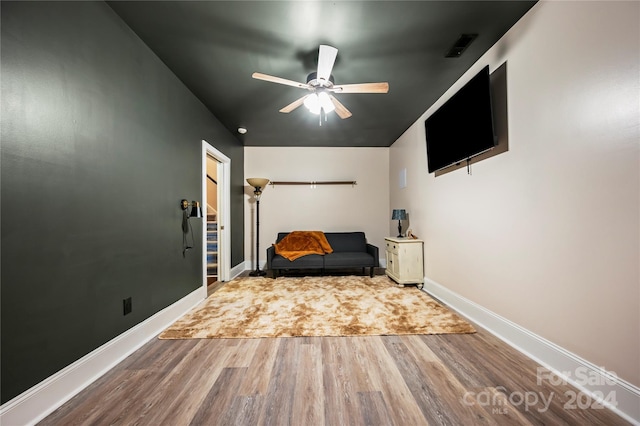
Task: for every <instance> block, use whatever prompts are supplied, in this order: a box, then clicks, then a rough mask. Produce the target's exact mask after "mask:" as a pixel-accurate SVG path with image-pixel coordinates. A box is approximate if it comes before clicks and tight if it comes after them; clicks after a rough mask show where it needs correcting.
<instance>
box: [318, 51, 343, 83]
mask: <svg viewBox="0 0 640 426" xmlns="http://www.w3.org/2000/svg"><path fill="white" fill-rule="evenodd" d="M336 56H338V49H336V48H335V47H332V46H327V45H326V44H321V45H320V51H319V52H318V74H317V77H316V78H317V79H318V80H325V81H329V77H330V76H331V70H332V69H333V64H334V63H335V62H336Z"/></svg>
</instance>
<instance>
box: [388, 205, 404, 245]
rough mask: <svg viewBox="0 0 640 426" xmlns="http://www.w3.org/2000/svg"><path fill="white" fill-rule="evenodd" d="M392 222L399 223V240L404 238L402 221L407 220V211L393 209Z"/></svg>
mask: <svg viewBox="0 0 640 426" xmlns="http://www.w3.org/2000/svg"><path fill="white" fill-rule="evenodd" d="M391 220H397V221H398V238H401V237H402V221H403V220H407V211H406V210H405V209H393V213H392V214H391Z"/></svg>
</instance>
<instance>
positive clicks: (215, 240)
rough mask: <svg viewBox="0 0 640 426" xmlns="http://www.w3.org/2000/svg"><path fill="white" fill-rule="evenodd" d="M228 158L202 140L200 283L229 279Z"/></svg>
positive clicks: (229, 172) (229, 167)
mask: <svg viewBox="0 0 640 426" xmlns="http://www.w3.org/2000/svg"><path fill="white" fill-rule="evenodd" d="M230 177H231V159H229V157H227V156H226V155H224V154H223V153H221V152H220V151H218V150H217V149H215V148H214V147H213V146H211V145H210V144H209V143H207V141H204V140H203V141H202V204H203V207H204V209H206V219H207V220H206V226H203V227H202V229H203V236H202V246H203V247H202V254H203V261H202V265H203V285H204V289H205V291H206V289H207V286H208V284H209V282H210V281H228V280H229V274H230V268H231V265H230V263H231V244H230V242H231V238H230V235H229V234H228V233H229V230H230V227H229V223H230V212H229V206H230V194H231V189H230V188H231V186H230Z"/></svg>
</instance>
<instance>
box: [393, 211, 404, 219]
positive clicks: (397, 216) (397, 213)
mask: <svg viewBox="0 0 640 426" xmlns="http://www.w3.org/2000/svg"><path fill="white" fill-rule="evenodd" d="M391 220H407V211H406V210H405V209H393V213H392V214H391Z"/></svg>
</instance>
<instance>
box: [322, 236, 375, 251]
mask: <svg viewBox="0 0 640 426" xmlns="http://www.w3.org/2000/svg"><path fill="white" fill-rule="evenodd" d="M325 236H326V237H327V241H329V244H330V245H331V248H332V249H333V251H334V253H335V252H364V253H366V252H367V239H366V238H365V236H364V232H335V233H333V232H326V233H325Z"/></svg>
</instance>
